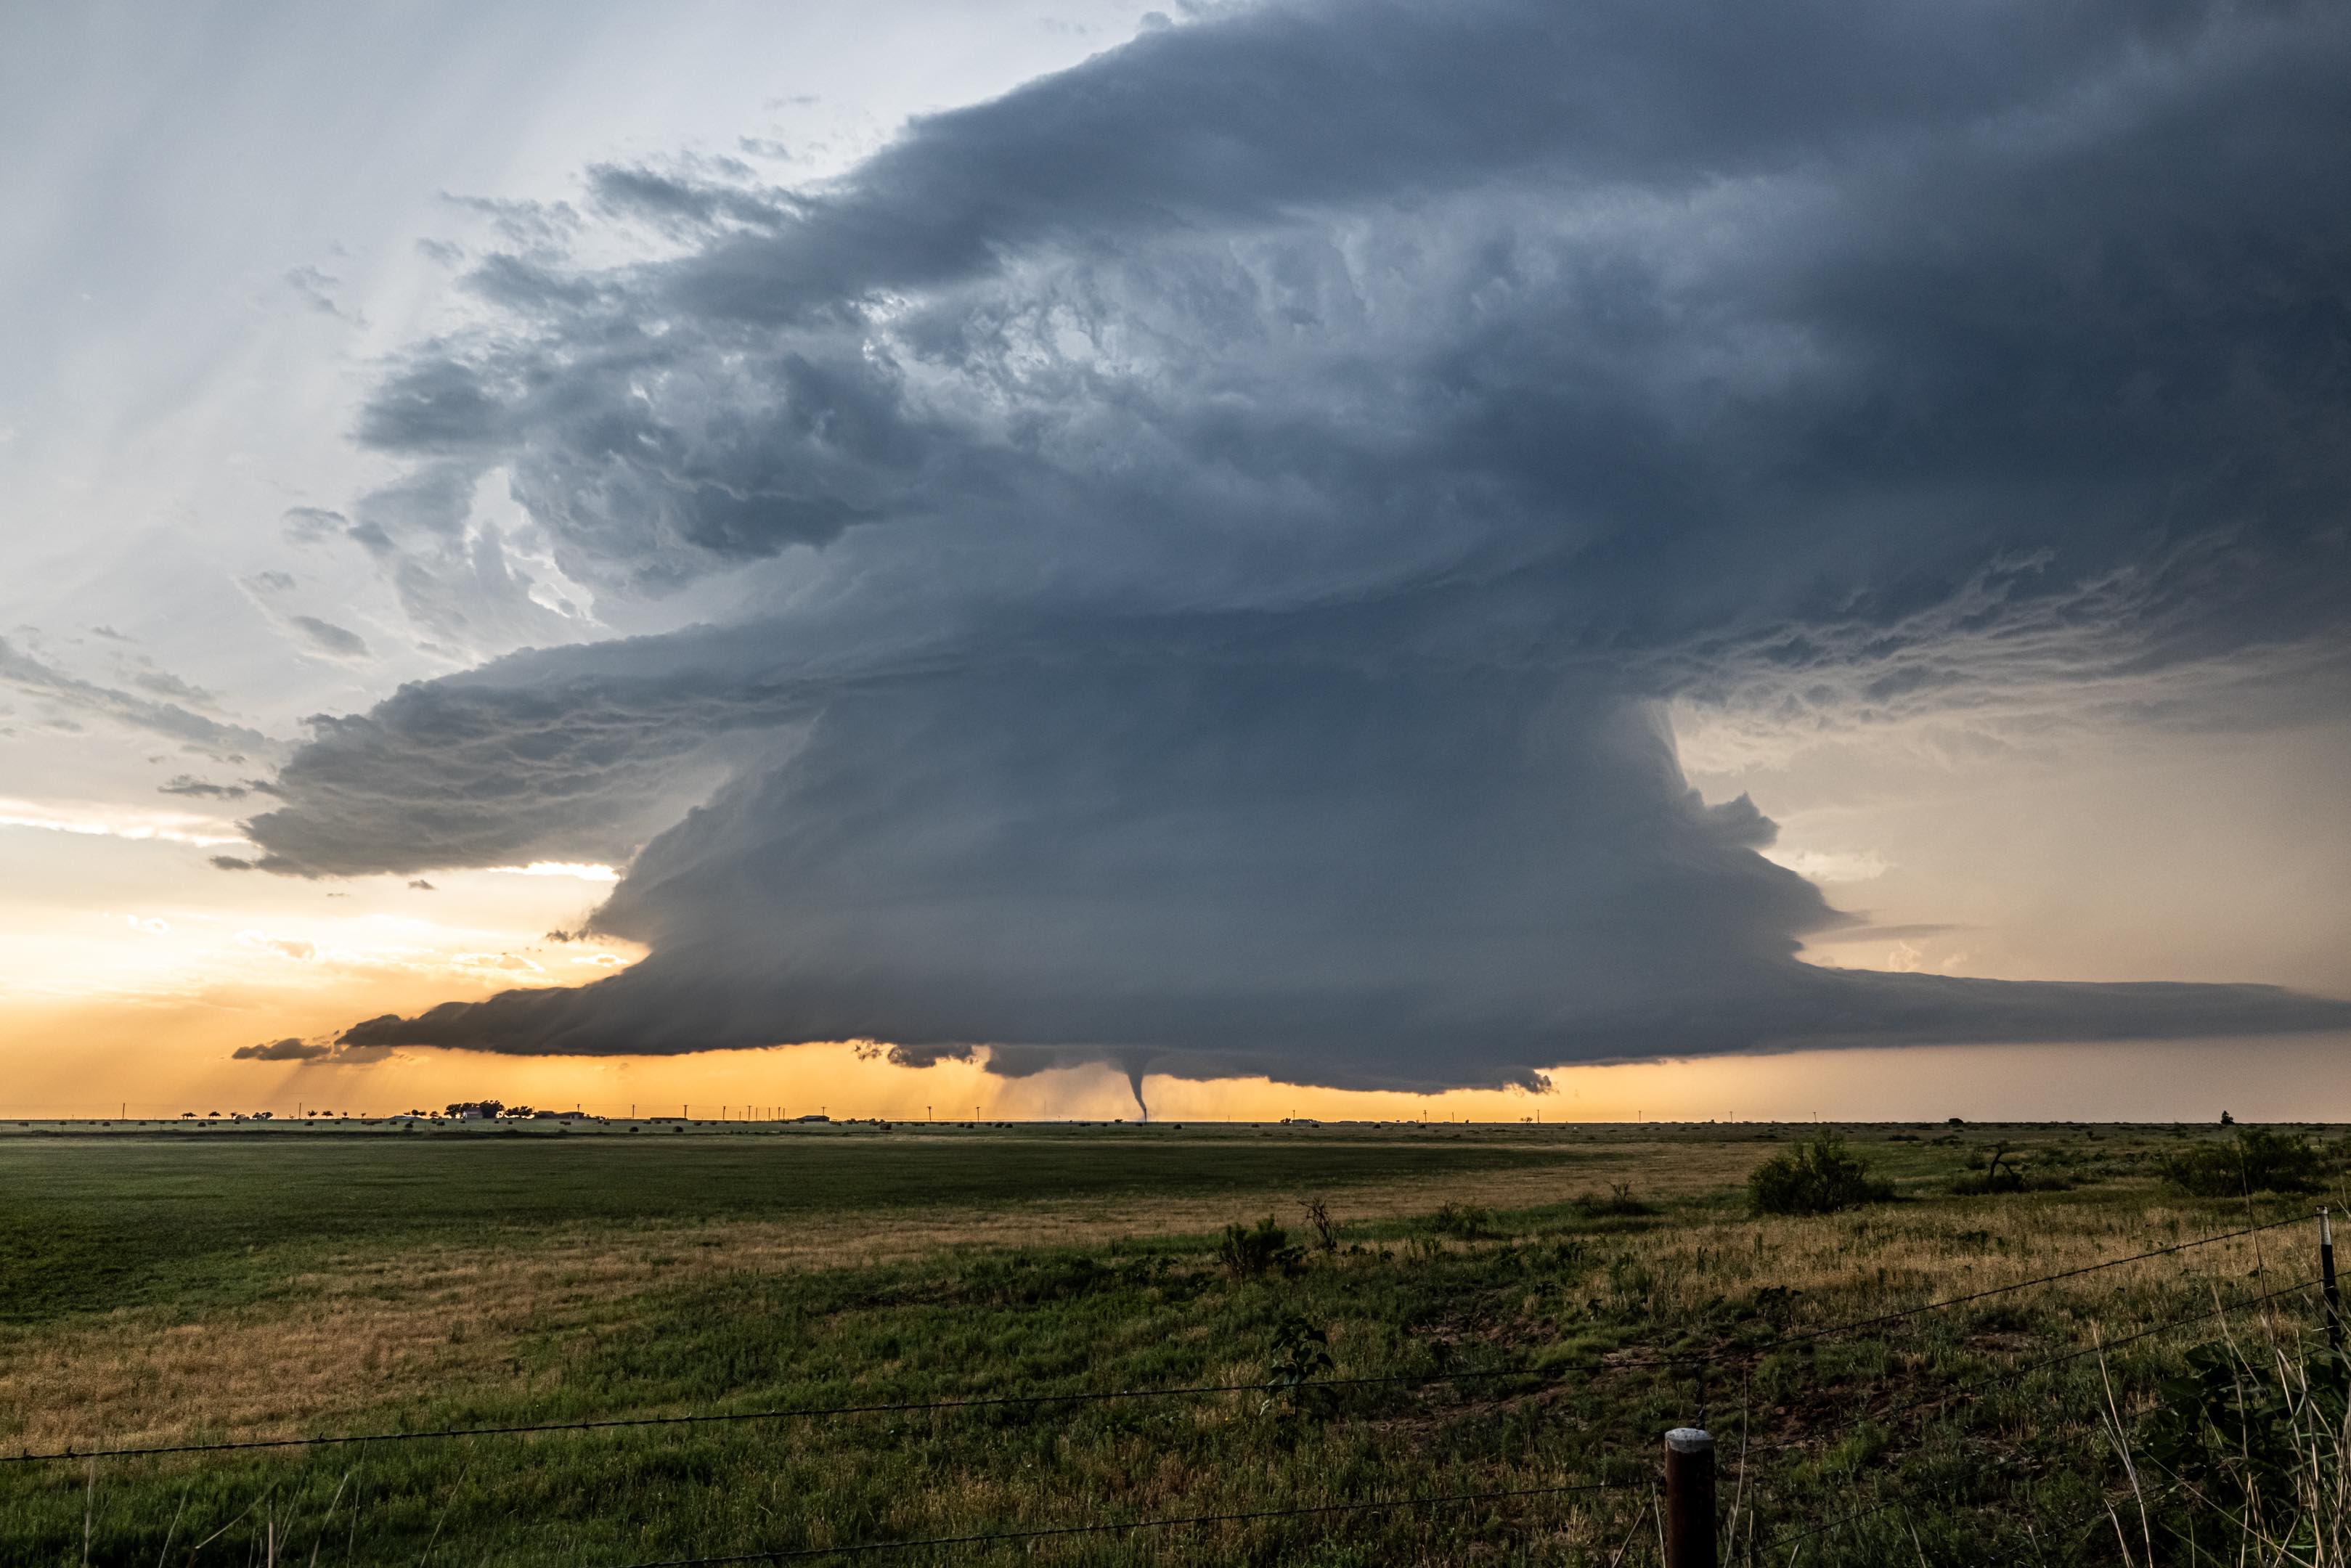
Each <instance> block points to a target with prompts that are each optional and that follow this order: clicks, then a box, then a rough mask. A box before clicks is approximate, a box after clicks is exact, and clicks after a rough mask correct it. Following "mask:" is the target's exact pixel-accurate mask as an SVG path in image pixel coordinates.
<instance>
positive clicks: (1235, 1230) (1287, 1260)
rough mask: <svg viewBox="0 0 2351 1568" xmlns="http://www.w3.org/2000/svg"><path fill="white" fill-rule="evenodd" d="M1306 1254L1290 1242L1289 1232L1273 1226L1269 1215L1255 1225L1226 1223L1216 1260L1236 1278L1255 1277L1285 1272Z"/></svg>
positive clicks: (1218, 1244)
mask: <svg viewBox="0 0 2351 1568" xmlns="http://www.w3.org/2000/svg"><path fill="white" fill-rule="evenodd" d="M1305 1255H1306V1249H1304V1248H1302V1247H1292V1246H1290V1232H1288V1231H1287V1230H1284V1229H1283V1228H1281V1227H1280V1226H1279V1225H1276V1224H1275V1223H1274V1222H1273V1216H1271V1215H1270V1214H1269V1215H1267V1216H1266V1217H1265V1218H1263V1219H1260V1220H1259V1221H1258V1222H1257V1224H1256V1226H1255V1227H1254V1228H1243V1227H1241V1226H1238V1225H1228V1226H1226V1227H1225V1238H1224V1239H1223V1240H1222V1241H1220V1242H1218V1243H1217V1262H1219V1263H1222V1264H1223V1265H1224V1266H1225V1268H1226V1270H1228V1272H1229V1273H1230V1274H1231V1275H1232V1277H1233V1278H1234V1279H1236V1280H1254V1279H1256V1278H1257V1277H1258V1276H1259V1275H1261V1274H1264V1273H1267V1272H1268V1271H1270V1270H1274V1269H1280V1270H1282V1271H1283V1272H1284V1273H1288V1272H1289V1271H1290V1270H1292V1269H1295V1268H1297V1267H1298V1261H1299V1260H1300V1259H1301V1258H1303V1257H1304V1256H1305Z"/></svg>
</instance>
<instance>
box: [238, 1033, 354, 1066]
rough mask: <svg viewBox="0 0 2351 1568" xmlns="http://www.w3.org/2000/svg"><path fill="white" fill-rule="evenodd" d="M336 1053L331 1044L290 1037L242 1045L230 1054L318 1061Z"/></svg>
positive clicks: (255, 1058) (247, 1058) (254, 1058)
mask: <svg viewBox="0 0 2351 1568" xmlns="http://www.w3.org/2000/svg"><path fill="white" fill-rule="evenodd" d="M334 1053H335V1048H334V1046H332V1045H331V1044H328V1043H324V1042H322V1043H320V1044H318V1045H310V1044H306V1043H305V1042H304V1041H302V1040H299V1039H298V1038H290V1037H289V1038H288V1039H286V1040H266V1041H264V1042H263V1043H261V1044H259V1045H240V1046H238V1047H237V1048H236V1049H235V1051H230V1052H229V1056H230V1057H231V1059H233V1060H235V1061H319V1060H321V1059H322V1058H325V1057H329V1056H332V1055H333V1054H334Z"/></svg>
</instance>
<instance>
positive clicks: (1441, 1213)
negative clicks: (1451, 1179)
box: [1428, 1203, 1494, 1241]
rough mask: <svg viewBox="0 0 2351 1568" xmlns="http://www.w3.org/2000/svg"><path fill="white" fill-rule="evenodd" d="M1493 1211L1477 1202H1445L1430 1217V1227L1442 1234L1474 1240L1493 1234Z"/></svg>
mask: <svg viewBox="0 0 2351 1568" xmlns="http://www.w3.org/2000/svg"><path fill="white" fill-rule="evenodd" d="M1493 1223H1494V1215H1493V1211H1492V1210H1490V1209H1489V1208H1486V1207H1483V1206H1482V1205H1479V1204H1475V1203H1444V1204H1439V1205H1437V1212H1436V1213H1435V1214H1432V1215H1430V1216H1429V1217H1428V1228H1430V1229H1431V1230H1434V1231H1436V1232H1437V1234H1438V1235H1440V1236H1458V1237H1459V1238H1461V1239H1463V1240H1465V1241H1468V1240H1473V1239H1476V1238H1478V1237H1480V1236H1490V1235H1492V1234H1493Z"/></svg>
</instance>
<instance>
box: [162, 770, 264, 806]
mask: <svg viewBox="0 0 2351 1568" xmlns="http://www.w3.org/2000/svg"><path fill="white" fill-rule="evenodd" d="M155 789H156V791H157V793H159V794H164V795H189V796H194V797H197V798H200V799H203V800H244V799H245V798H246V796H247V795H250V794H252V793H253V789H252V788H251V786H250V784H215V783H213V782H212V781H211V780H209V779H198V778H195V777H193V776H192V775H190V774H186V773H182V774H177V775H175V776H173V777H172V778H171V779H167V780H165V781H164V782H162V783H161V784H158V785H157V786H155Z"/></svg>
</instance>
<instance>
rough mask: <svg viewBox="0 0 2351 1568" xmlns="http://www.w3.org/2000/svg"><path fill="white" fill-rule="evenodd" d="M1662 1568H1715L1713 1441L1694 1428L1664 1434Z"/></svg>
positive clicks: (1681, 1428) (1678, 1428)
mask: <svg viewBox="0 0 2351 1568" xmlns="http://www.w3.org/2000/svg"><path fill="white" fill-rule="evenodd" d="M1666 1568H1715V1545H1714V1439H1713V1437H1709V1436H1708V1434H1707V1433H1706V1432H1704V1431H1702V1430H1700V1429H1699V1428H1698V1427H1675V1428H1674V1429H1673V1430H1672V1431H1670V1432H1668V1433H1667V1434H1666Z"/></svg>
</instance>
